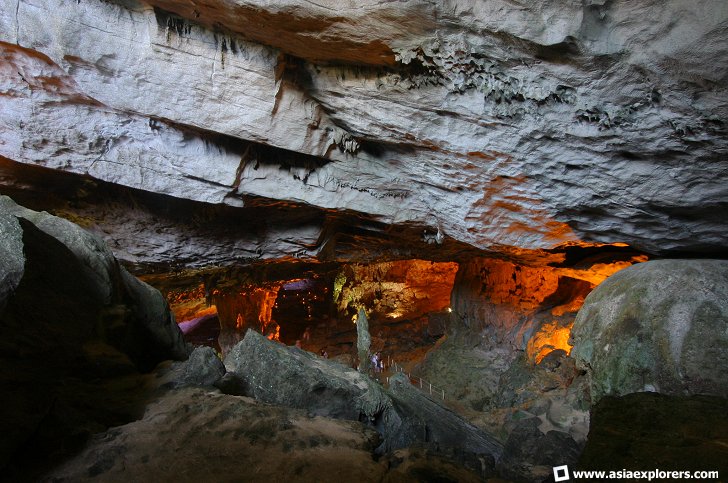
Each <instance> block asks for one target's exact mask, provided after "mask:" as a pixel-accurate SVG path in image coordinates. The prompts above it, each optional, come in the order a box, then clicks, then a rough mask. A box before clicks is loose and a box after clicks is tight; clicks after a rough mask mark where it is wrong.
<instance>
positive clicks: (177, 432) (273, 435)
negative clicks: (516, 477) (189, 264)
mask: <svg viewBox="0 0 728 483" xmlns="http://www.w3.org/2000/svg"><path fill="white" fill-rule="evenodd" d="M378 440H379V437H378V435H377V433H376V432H375V431H374V430H372V429H371V428H367V427H365V426H364V425H362V424H360V423H358V422H354V421H342V420H334V419H328V418H323V417H320V416H315V417H312V416H311V415H310V414H307V413H306V412H305V411H301V410H296V409H290V408H284V407H278V406H271V405H267V404H260V403H256V402H255V401H253V400H251V399H249V398H244V397H233V396H227V395H224V394H219V393H213V392H207V391H204V390H202V389H199V388H188V389H183V390H178V391H172V392H170V393H167V394H165V395H164V396H163V397H161V398H159V399H158V400H156V401H155V402H154V403H152V404H150V405H149V407H148V408H147V410H146V413H145V414H144V417H143V418H141V419H140V420H138V421H135V422H133V423H129V424H126V425H123V426H118V427H115V428H112V429H110V430H108V431H106V432H105V433H101V434H98V435H96V436H95V437H94V439H93V440H91V441H90V442H89V443H88V444H87V445H86V447H85V448H84V450H83V451H82V452H81V453H80V454H78V455H77V456H75V457H74V458H72V459H70V460H69V461H67V462H65V463H64V464H63V465H62V466H59V467H57V468H55V469H53V470H51V471H49V472H47V473H45V474H44V475H43V479H48V480H53V481H166V480H168V479H169V478H170V466H173V467H174V469H175V476H174V479H175V481H190V482H192V481H251V482H268V481H320V482H331V483H335V482H341V481H362V482H370V481H371V482H385V483H397V482H403V481H422V478H423V477H424V478H437V481H459V482H467V483H471V482H472V483H477V482H478V481H482V479H481V478H479V477H478V474H477V473H475V472H471V471H468V470H467V469H465V468H463V467H462V466H458V465H456V464H455V463H454V462H452V461H450V460H448V459H445V458H442V457H439V456H437V455H431V454H427V453H426V452H422V451H417V450H409V451H404V450H403V451H399V452H397V453H394V454H392V455H391V456H386V457H382V458H377V459H375V458H374V456H373V449H374V447H375V446H376V444H377V443H378Z"/></svg>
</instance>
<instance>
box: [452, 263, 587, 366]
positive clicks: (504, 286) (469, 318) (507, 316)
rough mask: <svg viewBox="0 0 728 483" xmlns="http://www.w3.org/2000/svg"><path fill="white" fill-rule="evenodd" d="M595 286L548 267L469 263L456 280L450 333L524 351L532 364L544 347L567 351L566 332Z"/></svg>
mask: <svg viewBox="0 0 728 483" xmlns="http://www.w3.org/2000/svg"><path fill="white" fill-rule="evenodd" d="M593 287H594V285H593V284H591V283H589V282H586V281H583V280H577V279H574V278H571V277H567V276H563V275H561V274H560V273H559V270H558V269H555V268H552V267H528V266H523V265H519V264H515V263H513V262H508V261H504V260H498V259H485V258H478V259H473V260H471V261H470V262H468V263H464V264H461V266H460V270H459V271H458V274H457V277H456V279H455V285H454V287H453V292H452V309H453V312H452V324H453V327H452V330H453V331H455V332H457V331H461V332H465V333H468V334H472V335H476V336H477V337H478V338H479V339H481V343H482V345H483V346H486V347H487V346H491V347H495V346H499V347H510V348H511V349H512V350H521V351H522V350H527V351H528V356H529V358H530V359H531V360H534V361H535V359H536V357H537V356H538V357H539V360H540V357H543V355H541V353H542V351H543V350H544V346H546V345H553V344H555V345H554V347H553V349H563V350H566V352H569V350H570V346H568V345H567V344H566V341H567V340H568V332H569V329H570V328H571V325H572V324H573V322H574V318H575V317H576V312H577V311H578V310H579V308H580V307H581V304H582V303H583V301H584V297H586V295H587V294H588V293H589V292H590V291H591V290H592V288H593ZM552 339H553V340H552Z"/></svg>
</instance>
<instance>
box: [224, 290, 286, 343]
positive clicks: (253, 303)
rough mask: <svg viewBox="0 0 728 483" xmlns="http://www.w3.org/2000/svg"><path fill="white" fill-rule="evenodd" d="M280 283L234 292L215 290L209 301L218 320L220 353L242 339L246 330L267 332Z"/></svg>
mask: <svg viewBox="0 0 728 483" xmlns="http://www.w3.org/2000/svg"><path fill="white" fill-rule="evenodd" d="M280 285H281V284H280V283H271V284H266V285H263V286H243V287H240V288H238V289H236V290H230V291H224V292H221V291H217V292H216V293H214V294H213V296H212V299H213V301H214V303H215V305H216V306H217V314H218V317H219V319H220V337H219V340H218V342H219V344H220V347H221V348H222V352H223V354H225V353H227V352H228V351H229V350H230V349H231V348H232V347H233V346H234V345H235V344H237V343H238V342H239V341H241V340H242V339H243V337H244V336H245V332H246V331H247V330H248V329H253V330H256V331H258V332H261V333H266V329H267V328H268V326H269V324H270V322H271V313H272V311H273V306H274V305H275V302H276V298H277V297H278V290H279V289H280Z"/></svg>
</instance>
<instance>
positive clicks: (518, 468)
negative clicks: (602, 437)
mask: <svg viewBox="0 0 728 483" xmlns="http://www.w3.org/2000/svg"><path fill="white" fill-rule="evenodd" d="M539 424H540V420H539V419H538V418H530V419H525V420H523V421H521V422H520V423H519V424H518V425H517V426H516V427H515V429H514V430H513V431H512V432H511V435H510V436H509V437H508V441H506V444H505V446H504V447H503V457H502V458H501V459H500V461H499V462H498V471H499V472H500V473H501V474H502V475H503V476H504V477H506V478H509V479H513V480H516V481H543V480H544V479H546V478H547V477H548V476H550V475H551V471H552V468H553V467H554V466H562V465H573V464H574V463H576V462H577V460H578V459H579V455H580V454H581V448H580V447H579V445H578V444H577V443H576V442H575V441H574V440H573V439H572V438H571V436H569V434H568V433H564V432H561V431H548V432H547V433H545V434H544V433H543V432H541V430H539Z"/></svg>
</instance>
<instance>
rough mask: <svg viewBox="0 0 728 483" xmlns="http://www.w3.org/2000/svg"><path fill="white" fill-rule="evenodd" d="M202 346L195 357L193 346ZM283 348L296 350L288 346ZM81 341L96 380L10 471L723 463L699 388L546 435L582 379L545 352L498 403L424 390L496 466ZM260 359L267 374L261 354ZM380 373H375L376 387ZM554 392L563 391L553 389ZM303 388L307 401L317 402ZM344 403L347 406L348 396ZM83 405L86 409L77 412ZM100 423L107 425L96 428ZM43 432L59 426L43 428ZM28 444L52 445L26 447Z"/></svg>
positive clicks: (228, 475) (526, 470)
mask: <svg viewBox="0 0 728 483" xmlns="http://www.w3.org/2000/svg"><path fill="white" fill-rule="evenodd" d="M412 325H414V324H411V325H409V328H410V329H411V328H412ZM404 326H405V328H407V324H404ZM390 333H392V332H390ZM330 334H331V336H332V337H330V338H325V334H320V333H317V332H316V331H313V332H312V337H311V340H310V342H306V343H305V346H304V348H305V349H310V350H312V351H313V352H317V350H318V349H319V348H321V347H324V346H325V347H329V348H330V347H331V345H332V344H334V345H335V343H336V342H337V341H338V342H341V340H344V339H346V338H347V337H349V336H350V334H347V333H345V332H340V333H337V332H336V331H332V332H330ZM400 335H402V336H403V339H405V340H406V341H407V343H406V347H411V346H412V345H413V344H412V342H411V341H412V339H411V338H410V337H407V331H403V332H400ZM336 336H338V338H337V337H336ZM341 343H342V345H344V344H345V342H341ZM375 343H376V342H375ZM272 344H276V345H279V346H280V347H281V348H284V347H285V346H284V345H283V344H279V343H275V342H274V343H272ZM240 345H243V344H242V343H241V344H240ZM395 345H396V343H392V344H391V346H395ZM437 345H438V347H439V348H440V349H442V348H443V346H444V349H443V350H441V353H442V354H445V357H446V358H448V357H452V358H453V359H454V360H453V363H454V364H457V365H458V367H459V372H460V378H464V377H468V374H467V373H468V370H467V366H462V365H459V363H460V361H458V360H457V358H456V357H453V354H452V353H450V354H449V355H448V346H451V345H453V344H452V343H450V342H448V340H447V337H444V338H443V339H441V340H440V341H438V344H437ZM428 349H432V346H431V345H424V344H423V345H420V346H418V347H412V348H411V350H409V351H404V350H400V351H398V353H399V354H401V357H402V358H401V363H402V365H403V366H405V367H406V368H408V369H412V370H413V372H414V373H415V374H417V373H420V372H423V369H422V367H423V365H424V363H423V355H424V354H425V353H426V352H427V350H428ZM205 350H207V352H204V354H205V355H204V356H202V355H201V356H200V357H196V356H195V355H194V354H195V353H199V354H202V353H203V351H205ZM282 350H285V351H288V352H291V353H303V352H304V351H302V350H300V349H298V348H295V347H286V348H285V349H282ZM88 351H89V358H90V359H91V360H93V361H94V371H95V373H94V376H95V377H92V378H84V379H85V380H84V379H82V378H79V379H78V380H75V381H64V382H63V385H62V387H59V388H58V391H60V392H61V395H60V396H59V397H58V400H59V404H58V405H55V406H53V407H52V409H51V410H50V411H49V414H47V415H46V416H45V422H47V423H48V424H47V425H44V424H41V425H39V427H38V428H37V431H38V433H40V434H35V435H34V436H33V438H31V440H30V441H29V443H28V444H27V445H26V446H25V448H24V450H23V451H22V452H21V453H20V454H18V455H16V456H17V458H16V459H15V460H14V463H13V465H11V468H10V471H9V473H7V474H6V476H8V477H9V480H8V481H57V482H61V481H68V482H70V481H172V479H173V480H174V481H332V482H334V481H373V482H374V481H375V482H404V481H418V482H425V481H426V482H447V481H451V482H467V481H474V482H475V481H490V482H506V481H552V480H551V479H550V473H551V465H555V464H557V463H558V462H560V461H562V460H563V462H564V463H569V464H571V465H572V469H573V468H574V467H577V468H588V469H606V470H612V469H615V468H630V469H636V468H638V469H653V468H680V469H694V470H700V469H706V468H710V469H720V470H721V471H725V469H726V468H725V466H726V464H725V462H726V461H728V439H727V438H726V435H728V401H726V400H725V399H722V398H717V397H710V396H692V397H670V396H665V395H660V394H655V393H637V394H631V395H628V396H625V397H607V398H605V399H603V400H602V401H601V402H600V403H599V404H598V405H597V406H595V407H594V408H592V410H591V425H590V426H589V435H588V438H587V441H586V443H585V445H583V444H580V445H574V444H573V441H569V440H566V439H560V438H545V437H544V433H543V432H542V431H543V425H544V423H545V424H549V421H550V420H554V418H558V417H561V418H568V417H570V416H573V414H570V413H571V412H573V411H572V410H570V409H568V407H567V406H568V405H567V404H565V403H564V394H566V392H568V389H569V387H572V386H579V384H580V383H581V381H580V380H579V378H580V377H581V376H579V374H578V372H577V371H575V369H574V366H573V362H572V361H571V359H570V358H568V357H561V358H558V359H557V358H551V359H550V360H548V359H547V360H546V361H544V362H543V363H542V364H539V365H538V366H534V365H533V364H528V363H527V362H525V361H516V363H515V364H513V365H512V367H511V368H509V369H508V370H507V372H506V373H505V377H502V378H501V379H502V381H503V382H504V383H502V384H501V385H500V392H499V394H498V395H497V397H496V399H500V400H499V401H496V402H494V403H491V404H485V405H484V407H481V408H480V410H477V409H475V407H474V406H476V405H474V404H473V402H472V400H469V399H468V397H467V395H464V394H459V395H451V394H448V395H447V398H446V400H445V402H444V404H443V403H442V402H441V401H439V398H433V400H438V404H443V405H444V406H446V407H447V408H449V409H450V410H452V411H453V412H455V413H458V414H459V415H461V416H462V417H463V424H467V423H465V421H466V420H467V421H469V422H471V423H473V424H474V425H475V426H476V427H478V428H479V429H481V430H484V431H487V432H488V433H489V434H492V435H495V436H496V438H497V439H499V440H500V442H501V443H502V444H503V445H504V447H503V455H502V456H501V458H500V462H499V463H498V464H495V462H494V461H493V459H492V458H490V459H489V458H487V457H485V458H484V457H483V456H482V455H481V456H480V458H473V455H472V454H467V452H460V451H457V450H455V451H454V450H453V448H447V447H441V446H439V445H437V444H433V442H432V441H430V442H427V441H418V442H415V443H413V444H411V445H410V446H409V447H407V448H398V449H394V450H391V451H387V452H386V453H384V454H382V451H381V448H380V449H379V450H377V448H378V447H380V445H381V444H382V436H381V434H380V433H378V431H377V429H380V430H381V428H375V427H373V426H372V425H371V424H365V423H363V422H359V421H350V420H345V419H338V418H332V417H326V416H321V415H318V414H320V413H322V408H321V407H316V408H314V407H313V406H310V407H309V408H308V409H294V408H291V407H286V405H285V404H269V403H264V402H261V401H256V399H255V398H253V397H247V396H241V395H240V394H243V393H246V392H247V393H249V392H250V391H246V389H245V388H244V386H245V384H244V383H243V382H242V381H241V380H239V379H237V378H236V377H229V376H231V375H233V374H234V372H228V373H227V374H225V368H224V367H223V366H222V364H221V363H220V361H219V360H218V359H217V357H215V356H214V355H213V354H214V352H213V351H210V350H209V349H204V348H202V347H201V348H200V349H198V350H196V351H195V353H193V356H192V357H191V358H190V360H189V361H186V362H163V363H162V364H160V365H159V366H157V367H156V368H155V369H154V370H153V371H152V372H150V373H147V374H140V373H138V372H137V370H136V369H135V367H134V366H133V365H131V364H130V363H129V361H128V359H127V358H126V357H125V356H123V355H122V354H119V353H118V352H116V351H114V350H112V349H109V348H108V347H106V346H103V345H99V346H97V347H90V348H89V349H88ZM256 357H258V356H256ZM308 357H309V358H316V359H318V363H323V364H329V365H333V366H337V365H338V363H337V362H336V359H338V361H341V362H343V363H345V364H349V363H350V362H351V356H346V355H344V354H342V355H340V356H339V357H338V358H336V357H335V358H334V360H328V361H325V360H323V359H322V358H319V357H318V356H315V355H313V354H311V353H310V354H309V355H308ZM482 360H483V359H481V361H482ZM226 365H228V366H229V364H228V363H227V361H226ZM260 369H261V370H263V371H266V370H274V368H273V367H271V365H269V361H265V362H264V363H263V364H262V367H260ZM307 370H313V369H311V368H308V369H307ZM337 370H339V369H337ZM477 371H478V369H477V368H474V369H473V372H474V373H477ZM224 374H225V375H224ZM391 374H392V372H391V370H390V371H385V373H384V374H383V378H382V379H383V382H384V383H385V385H386V378H387V376H389V375H391ZM223 375H224V376H223ZM284 377H290V374H287V375H285V376H284ZM413 377H414V375H413ZM506 381H507V382H506ZM279 389H280V391H281V392H282V394H281V397H283V398H286V397H290V394H286V393H285V391H286V390H290V388H287V387H281V388H279ZM582 390H583V388H582ZM314 391H315V390H314ZM560 392H563V393H564V394H561V395H560V396H554V394H555V393H560ZM310 396H311V399H306V400H307V401H309V403H310V402H311V401H312V400H314V399H315V398H316V395H315V394H312V395H310ZM345 397H351V394H347V395H345ZM263 399H265V397H263ZM336 401H337V398H334V402H332V403H331V404H332V405H335V404H336ZM348 403H349V404H351V405H354V401H353V400H351V401H348ZM294 404H295V403H294ZM499 404H500V406H506V405H508V406H507V407H498V406H499ZM89 409H92V413H93V414H92V417H91V420H93V421H94V422H93V423H89V422H88V421H85V422H84V424H82V425H80V426H78V425H75V424H74V423H76V422H77V421H76V419H78V420H79V421H81V420H82V419H86V418H88V410H89ZM332 411H333V412H335V410H332ZM559 411H560V412H559ZM323 412H326V410H324V411H323ZM80 413H86V414H85V416H83V418H79V417H78V416H79V414H80ZM317 413H318V414H317ZM539 418H540V419H539ZM122 423H123V424H122ZM104 426H110V428H109V429H107V430H103V427H104ZM539 426H541V427H542V429H541V430H539V428H538V427H539ZM551 427H552V428H553V427H554V426H553V421H552V423H551ZM47 428H50V430H51V431H53V430H55V431H58V434H55V435H49V434H42V433H43V431H45V430H46V429H47ZM546 434H555V433H546ZM561 434H563V433H561ZM509 435H510V437H509ZM34 440H37V441H39V442H42V441H49V440H50V441H54V442H55V444H54V445H53V446H50V447H48V446H45V447H44V446H43V445H42V444H41V445H39V446H35V441H34ZM58 441H60V442H61V444H60V445H58ZM31 448H32V450H30V451H29V449H31Z"/></svg>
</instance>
